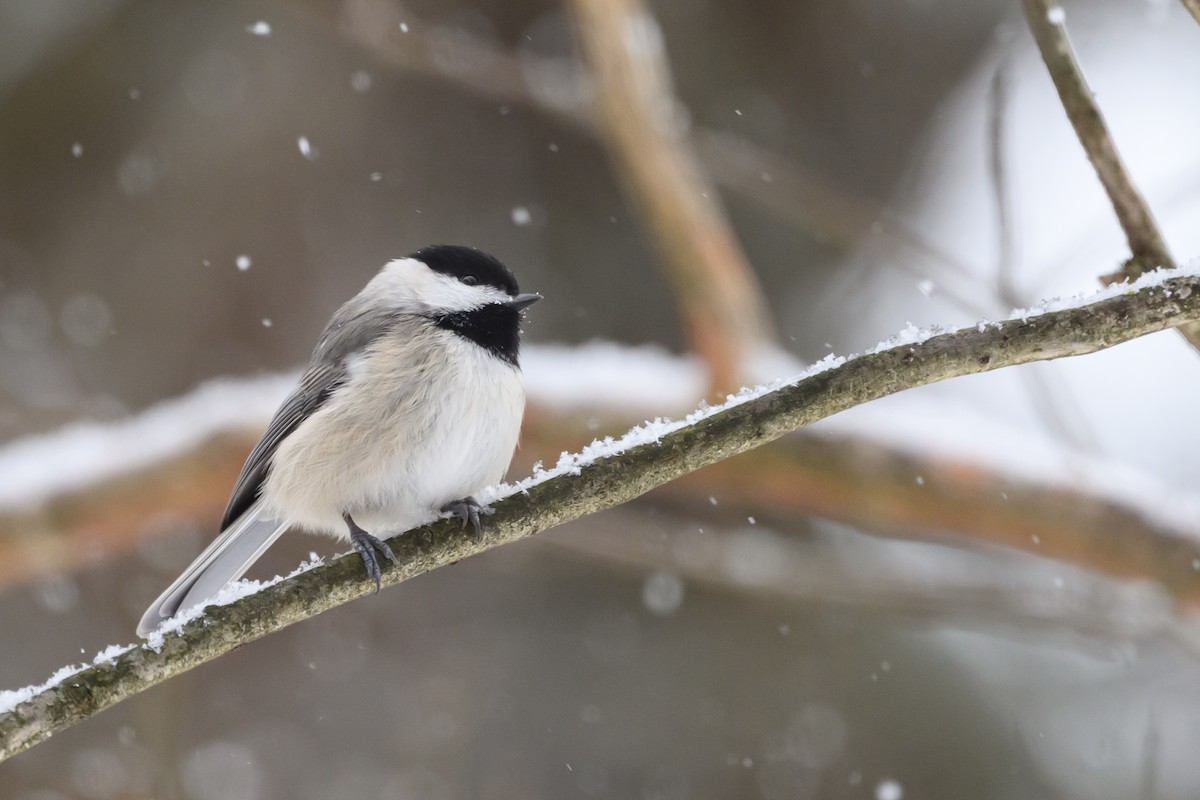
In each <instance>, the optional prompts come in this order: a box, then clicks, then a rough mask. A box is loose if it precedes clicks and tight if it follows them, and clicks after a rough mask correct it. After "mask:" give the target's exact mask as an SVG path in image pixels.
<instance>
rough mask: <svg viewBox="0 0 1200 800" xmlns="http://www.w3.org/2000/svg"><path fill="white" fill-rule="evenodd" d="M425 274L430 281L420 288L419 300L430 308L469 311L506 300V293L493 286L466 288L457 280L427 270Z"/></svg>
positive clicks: (466, 286) (465, 285)
mask: <svg viewBox="0 0 1200 800" xmlns="http://www.w3.org/2000/svg"><path fill="white" fill-rule="evenodd" d="M425 272H426V273H427V274H428V276H429V277H430V278H431V279H432V280H429V281H428V282H426V283H425V284H424V285H423V286H421V293H420V299H421V300H422V301H423V302H424V303H425V304H426V305H427V306H429V307H430V308H435V309H439V310H441V309H444V310H446V311H469V310H470V309H472V308H479V307H480V306H486V305H487V304H488V303H499V302H501V301H502V300H507V299H508V295H507V294H506V293H504V292H502V291H500V290H499V289H497V288H495V287H494V286H468V285H467V284H465V283H463V282H462V281H460V280H458V279H457V278H452V277H450V276H449V275H443V274H442V273H440V272H434V271H433V270H430V269H428V268H426V269H425Z"/></svg>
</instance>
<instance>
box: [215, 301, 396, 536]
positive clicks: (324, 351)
mask: <svg viewBox="0 0 1200 800" xmlns="http://www.w3.org/2000/svg"><path fill="white" fill-rule="evenodd" d="M359 300H360V298H355V299H354V300H351V301H350V302H348V303H346V304H345V305H344V306H342V307H341V308H340V309H338V311H337V313H335V314H334V315H333V319H331V320H330V321H329V325H327V326H326V327H325V330H324V332H322V334H321V338H320V340H318V342H317V346H316V349H314V350H313V354H312V359H311V360H310V361H309V364H308V368H307V369H306V370H305V371H304V375H303V376H302V377H301V378H300V383H299V385H298V386H296V388H295V389H293V390H292V393H291V394H290V395H288V397H287V399H286V400H284V401H283V405H281V406H280V407H279V410H278V411H276V412H275V416H274V417H273V418H272V419H271V423H270V425H268V426H267V432H266V433H264V434H263V437H262V439H260V440H259V442H258V444H256V445H255V446H254V449H253V450H251V451H250V455H249V456H248V457H247V458H246V463H245V464H243V465H242V471H241V473H240V474H239V475H238V478H237V482H236V483H234V485H233V492H232V493H231V494H230V497H229V505H228V506H227V507H226V508H225V516H224V517H222V518H221V530H225V529H226V528H228V527H229V526H230V525H232V524H233V523H234V521H235V520H237V518H238V517H240V516H241V515H242V514H243V513H245V511H246V510H247V509H248V508H250V506H252V505H253V504H254V502H255V501H256V500H257V499H258V495H259V492H260V490H261V489H262V484H263V481H264V480H266V478H267V471H268V470H269V469H270V468H271V459H272V458H273V457H274V456H275V451H276V450H277V449H279V444H280V442H282V441H283V440H284V439H285V438H286V437H287V436H288V434H290V433H291V432H292V431H294V430H296V428H297V427H298V426H299V425H300V423H302V422H304V420H306V419H308V418H309V417H310V416H312V415H313V414H315V413H316V412H317V410H318V409H320V408H321V406H322V405H324V403H325V401H326V400H328V399H329V397H330V395H332V394H333V393H334V392H335V391H337V389H338V388H339V387H341V386H342V385H343V384H345V382H346V380H347V377H348V374H347V373H348V369H347V361H348V360H349V359H350V358H352V357H353V356H355V355H356V354H359V353H361V352H362V351H363V350H364V349H365V348H366V347H367V346H368V345H370V344H371V342H373V341H374V340H375V339H377V338H378V337H380V336H382V335H383V334H384V333H386V332H387V331H388V330H390V329H391V327H392V325H393V324H394V323H395V320H396V315H395V314H394V312H391V311H389V310H387V309H378V308H363V307H362V306H361V305H360V302H359Z"/></svg>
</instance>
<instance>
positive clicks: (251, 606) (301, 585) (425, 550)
mask: <svg viewBox="0 0 1200 800" xmlns="http://www.w3.org/2000/svg"><path fill="white" fill-rule="evenodd" d="M1196 319H1200V277H1197V276H1191V275H1185V276H1180V277H1175V278H1172V279H1170V280H1166V281H1163V282H1162V283H1161V284H1158V285H1152V286H1147V287H1145V288H1142V289H1139V290H1137V291H1133V290H1129V291H1126V292H1124V293H1122V294H1120V295H1117V296H1115V297H1110V298H1108V299H1104V300H1098V301H1096V302H1093V303H1091V304H1088V305H1084V306H1080V307H1077V308H1068V309H1065V310H1062V311H1053V312H1047V313H1045V314H1041V315H1037V316H1032V317H1028V318H1026V319H1014V320H1009V321H1006V322H1001V323H996V324H992V325H979V326H975V327H970V328H965V329H962V330H959V331H955V332H953V333H947V334H941V335H938V336H933V337H931V338H929V339H927V340H925V341H923V342H917V343H913V344H903V345H898V346H896V347H892V348H890V349H887V350H882V351H880V352H877V353H871V354H868V355H863V356H859V357H856V358H853V359H851V360H848V361H845V362H843V363H841V364H840V365H837V366H832V367H830V368H827V369H825V370H823V371H820V372H817V373H816V374H813V375H810V376H808V377H805V378H801V379H799V380H797V381H795V382H794V383H789V384H785V385H784V386H782V387H780V388H777V389H774V390H772V391H768V392H765V393H763V394H759V395H756V396H751V397H748V398H746V399H744V400H740V401H734V402H733V403H732V404H730V405H727V406H724V407H720V408H718V409H714V410H712V411H711V412H707V413H705V414H704V415H701V416H699V418H697V419H695V420H694V421H692V422H690V423H688V424H685V425H681V426H679V427H676V428H674V429H672V430H670V431H669V432H666V433H663V434H662V435H660V436H654V437H652V438H650V439H649V441H647V440H646V439H647V436H646V434H645V432H641V431H634V432H633V434H632V435H631V437H630V438H629V439H628V440H622V441H621V442H618V443H616V444H615V445H614V447H613V448H612V449H611V450H610V451H609V452H610V454H609V455H607V456H604V457H600V458H597V459H596V460H587V459H581V460H580V461H578V462H577V464H575V465H574V467H572V468H569V469H565V470H564V471H563V472H562V473H561V474H557V475H554V476H553V477H548V478H546V479H545V480H542V481H541V482H537V483H533V484H532V485H530V486H528V488H527V489H525V490H524V491H521V492H518V493H516V494H513V495H511V496H509V497H507V498H505V499H503V500H501V501H499V502H497V503H496V504H495V514H494V515H493V516H492V517H491V518H490V520H489V524H488V527H487V532H486V535H485V537H484V538H483V539H482V540H476V539H474V538H473V537H472V536H470V534H468V533H466V532H464V531H462V530H461V529H460V528H459V526H458V525H457V524H455V523H453V522H452V521H450V520H441V521H439V522H437V523H434V524H432V525H430V526H427V527H425V528H422V529H420V533H417V534H413V535H400V536H396V537H393V538H391V539H389V540H388V541H389V544H390V545H391V547H392V549H393V550H394V551H395V553H396V554H397V556H398V559H399V563H398V564H397V565H395V566H394V567H391V568H390V569H388V570H387V571H386V572H384V575H383V582H384V583H385V584H387V585H389V586H390V585H393V584H397V583H400V582H402V581H405V580H407V579H409V578H412V577H415V576H417V575H421V574H424V573H426V572H429V571H431V570H433V569H437V568H438V567H441V566H445V565H448V564H452V563H454V562H455V561H458V560H460V559H462V558H466V557H468V556H471V555H475V554H477V553H481V552H483V551H485V550H488V549H491V548H493V547H497V546H500V545H503V544H507V543H511V542H515V541H519V540H521V539H524V538H526V537H529V536H532V535H534V534H536V533H539V532H541V531H544V530H546V529H548V528H551V527H554V526H555V525H559V524H562V523H563V522H567V521H569V520H572V519H576V518H578V517H581V516H583V515H585V514H591V513H594V512H597V511H600V510H603V509H606V508H611V507H613V506H616V505H619V504H621V503H624V502H627V501H629V500H632V499H633V498H635V497H638V496H640V495H642V494H645V493H646V492H648V491H650V490H651V489H653V488H655V487H656V486H660V485H662V484H663V483H666V482H667V481H670V480H673V479H675V478H678V477H681V476H683V475H686V474H688V473H690V472H694V471H695V470H698V469H701V468H702V467H705V466H708V465H710V464H714V463H716V462H719V461H722V460H724V459H726V458H730V457H731V456H734V455H737V454H739V453H743V452H745V451H747V450H750V449H753V448H755V447H758V446H760V445H762V444H765V443H767V442H770V441H773V440H775V439H777V438H779V437H780V436H783V435H784V434H786V433H788V432H790V431H793V430H795V429H797V428H799V427H801V426H803V425H807V424H809V423H811V422H815V421H816V420H818V419H822V418H824V417H828V416H830V415H832V414H836V413H837V412H839V411H844V410H846V409H847V408H851V407H853V406H856V405H860V404H863V403H866V402H869V401H871V400H875V399H878V398H880V397H885V396H887V395H890V394H894V393H896V392H900V391H903V390H904V389H909V388H913V387H916V386H924V385H927V384H930V383H935V382H938V381H942V380H946V379H948V378H952V377H956V376H960V375H971V374H977V373H981V372H987V371H990V370H994V369H999V368H1001V367H1007V366H1015V365H1018V364H1026V363H1030V362H1034V361H1044V360H1047V359H1053V358H1061V357H1066V356H1077V355H1083V354H1085V353H1091V352H1096V351H1098V350H1103V349H1106V348H1108V347H1110V346H1112V345H1115V344H1119V343H1121V342H1125V341H1128V340H1130V339H1133V338H1136V337H1138V336H1143V335H1145V334H1148V333H1153V332H1155V331H1159V330H1163V329H1166V328H1169V327H1173V326H1177V325H1180V324H1182V323H1184V322H1187V321H1193V320H1196ZM638 442H641V443H638ZM1105 546H1106V547H1107V548H1111V549H1112V551H1113V553H1114V558H1113V560H1112V563H1113V565H1114V567H1115V570H1116V571H1117V572H1118V573H1119V574H1138V575H1141V576H1143V577H1152V578H1153V579H1154V580H1156V581H1158V582H1159V583H1160V584H1161V585H1162V586H1163V587H1164V589H1165V590H1166V591H1167V592H1168V593H1169V594H1170V595H1171V597H1172V598H1173V599H1174V600H1175V601H1176V602H1194V601H1195V600H1196V599H1197V597H1200V576H1198V575H1197V573H1196V572H1195V571H1194V570H1193V569H1192V564H1191V560H1190V559H1191V558H1193V557H1195V556H1194V554H1195V553H1196V552H1197V541H1196V540H1195V539H1178V540H1173V541H1160V542H1156V543H1155V545H1154V546H1153V547H1146V546H1145V543H1130V542H1128V541H1125V540H1123V539H1114V540H1111V541H1108V542H1106V543H1105ZM373 590H374V583H373V582H372V581H371V580H370V579H369V578H367V577H366V576H365V574H364V572H363V569H362V564H361V561H360V559H359V558H358V557H357V555H353V554H351V555H349V556H343V557H341V558H338V559H336V560H335V561H333V562H332V563H330V564H328V565H325V566H320V567H316V568H314V569H312V570H309V571H307V572H304V573H302V574H300V575H297V576H295V577H292V578H289V579H286V580H283V581H281V582H279V583H277V584H274V585H272V586H270V587H268V588H266V589H264V590H262V591H260V592H258V593H256V594H253V595H250V596H248V597H244V598H242V599H240V600H238V601H236V602H234V603H231V604H230V605H226V606H210V607H208V608H207V609H206V611H205V614H204V615H203V616H200V617H198V618H196V619H193V620H192V621H191V622H188V623H186V624H184V625H183V626H182V627H181V628H180V629H179V630H178V632H177V633H166V634H163V635H162V641H161V643H160V646H159V647H158V648H157V649H152V648H151V647H149V646H148V645H146V646H142V647H138V648H134V649H131V650H129V651H126V652H124V653H122V654H120V655H118V656H116V657H115V658H113V659H112V660H109V661H104V662H103V663H99V664H95V665H93V666H91V667H88V668H86V669H84V670H82V671H79V672H77V673H74V674H73V675H70V676H68V677H66V678H64V679H63V680H61V681H59V682H57V683H54V684H53V685H51V686H49V687H48V688H45V689H43V690H42V691H40V692H37V693H36V694H35V695H34V696H33V697H32V698H31V699H30V700H28V701H26V702H23V703H21V704H19V705H18V706H17V707H16V708H15V709H13V710H12V711H11V712H8V713H5V714H0V759H4V758H8V757H10V756H12V755H15V754H16V753H19V752H21V751H23V750H25V749H27V748H29V747H32V746H33V745H35V744H37V743H38V742H40V741H42V740H44V739H46V738H48V737H49V736H51V735H52V734H53V733H55V732H57V731H60V730H63V729H65V728H68V727H70V726H71V725H74V724H75V723H77V722H80V721H82V720H84V719H87V718H88V717H90V716H92V715H93V714H96V713H98V712H100V711H103V710H104V709H106V708H108V707H110V706H112V705H114V704H116V703H118V702H120V701H121V700H123V699H125V698H126V697H129V696H131V695H133V694H136V693H138V692H141V691H144V690H145V689H147V688H149V687H151V686H154V685H156V684H158V683H161V682H162V681H164V680H166V679H168V678H170V677H172V676H174V675H178V674H180V673H182V672H185V671H187V670H189V669H191V668H192V667H195V666H198V665H199V664H202V663H204V662H206V661H210V660H212V659H214V658H216V657H217V656H219V655H221V654H223V653H225V652H228V651H229V650H232V649H234V648H235V647H238V646H241V645H243V644H246V643H247V642H250V641H253V640H255V639H258V638H261V637H262V636H265V635H267V634H269V633H272V632H274V631H277V630H280V629H282V628H284V627H287V626H289V625H292V624H294V623H296V622H299V621H301V620H304V619H307V618H308V617H311V616H314V615H316V614H319V613H321V612H322V611H326V610H328V609H330V608H333V607H335V606H338V605H341V604H343V603H346V602H349V601H350V600H353V599H355V598H357V597H361V596H363V595H366V594H370V593H371V592H372V591H373Z"/></svg>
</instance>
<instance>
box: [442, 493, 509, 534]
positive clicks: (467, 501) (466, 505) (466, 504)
mask: <svg viewBox="0 0 1200 800" xmlns="http://www.w3.org/2000/svg"><path fill="white" fill-rule="evenodd" d="M441 510H442V513H443V514H449V515H450V516H452V517H456V518H457V519H458V520H459V521H460V522H461V523H462V527H463V528H464V529H465V528H466V527H467V525H468V524H470V526H471V530H472V531H473V532H474V533H475V539H476V540H479V539H482V538H483V524H482V522H480V519H479V515H480V514H484V515H488V514H494V513H496V512H495V511H494V510H493V509H491V508H489V507H488V506H484V505H480V504H479V501H478V500H476V499H475V498H474V497H464V498H463V499H461V500H452V501H450V502H449V503H446V505H444V506H442V509H441Z"/></svg>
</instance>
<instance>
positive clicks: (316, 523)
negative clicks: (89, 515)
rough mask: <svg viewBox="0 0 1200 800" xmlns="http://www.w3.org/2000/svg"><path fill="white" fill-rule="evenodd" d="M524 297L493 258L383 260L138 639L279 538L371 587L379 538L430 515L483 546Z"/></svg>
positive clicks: (516, 371)
mask: <svg viewBox="0 0 1200 800" xmlns="http://www.w3.org/2000/svg"><path fill="white" fill-rule="evenodd" d="M541 299H542V296H541V295H540V294H536V293H522V292H521V291H520V288H519V287H518V285H517V279H516V278H515V277H514V276H513V273H512V272H511V271H510V270H509V269H508V267H506V266H505V265H504V263H503V262H501V261H500V260H499V259H497V258H496V257H495V256H492V255H489V254H487V253H485V252H483V251H482V250H478V249H475V248H472V247H465V246H461V245H446V244H441V245H432V246H428V247H424V248H422V249H420V250H417V251H416V252H414V253H412V254H411V255H409V256H407V257H405V258H399V259H395V260H392V261H390V262H389V263H387V264H386V265H384V267H383V268H382V269H381V270H380V271H379V273H378V274H376V275H375V277H374V278H372V279H371V280H370V281H369V282H368V283H367V285H366V286H365V287H364V288H363V290H362V291H361V292H359V293H358V294H357V295H355V296H354V297H353V298H351V299H350V300H349V301H347V302H346V303H345V304H343V305H342V306H341V307H340V308H339V309H338V310H337V311H336V312H335V313H334V314H333V317H332V318H331V319H330V320H329V323H328V324H327V325H326V326H325V329H324V330H323V331H322V333H321V335H320V338H319V339H318V340H317V345H316V347H315V348H314V350H313V352H312V356H311V358H310V359H309V362H308V365H307V367H306V368H305V370H304V372H303V374H302V375H301V377H300V380H299V382H298V384H297V385H296V387H295V388H294V389H293V390H292V392H291V393H290V394H289V395H288V396H287V398H286V399H285V400H284V401H283V404H282V405H281V406H280V407H279V410H278V411H276V412H275V415H274V417H273V418H272V419H271V421H270V423H269V424H268V426H267V429H266V432H265V433H264V434H263V436H262V438H261V439H260V440H259V442H258V444H256V445H255V446H254V448H253V449H252V450H251V451H250V455H249V456H248V457H247V459H246V462H245V464H244V465H243V466H242V469H241V472H240V474H239V475H238V477H237V480H236V481H235V482H234V486H233V491H232V493H231V494H230V498H229V503H228V505H227V506H226V509H225V514H224V516H223V517H222V519H221V524H220V533H219V535H218V536H217V537H216V539H214V540H213V542H212V543H211V544H210V545H209V546H208V547H207V548H206V549H205V550H204V551H203V552H202V553H201V554H200V555H199V556H197V557H196V559H195V560H194V561H193V562H192V563H191V565H190V566H189V567H188V568H187V569H185V570H184V571H183V573H182V574H180V576H179V577H178V578H176V579H175V581H174V582H173V583H172V584H171V585H170V586H168V587H167V588H166V589H165V590H164V591H163V593H162V594H161V595H160V596H159V597H158V599H156V600H155V601H154V602H153V603H152V604H151V605H150V607H149V608H148V609H147V610H146V613H145V614H144V615H143V616H142V618H141V621H140V622H139V623H138V627H137V632H138V635H139V636H142V637H146V636H148V635H149V634H151V633H152V632H153V631H155V630H156V629H157V628H158V627H159V625H160V624H161V623H162V622H163V620H165V619H167V618H169V617H172V616H174V615H175V614H176V613H178V612H179V611H180V610H182V609H187V608H191V607H193V606H195V605H198V604H200V603H202V602H203V601H205V600H206V599H209V598H211V597H212V596H214V595H215V594H217V593H218V592H219V591H220V590H221V589H222V588H224V587H225V586H226V585H228V584H229V583H231V582H232V581H235V580H237V579H238V578H240V577H241V576H242V575H243V574H245V572H246V570H247V569H249V567H250V566H251V565H252V564H253V563H254V562H255V561H256V560H258V558H259V557H260V556H261V555H262V554H263V553H264V552H265V551H266V549H267V548H268V547H270V546H271V544H272V543H273V542H274V541H275V540H276V539H277V538H278V537H279V536H280V535H281V534H283V533H284V531H286V530H288V529H289V528H293V527H295V528H299V529H302V530H305V531H308V532H311V533H321V534H329V535H332V536H335V537H337V538H339V539H342V540H348V541H349V542H350V544H351V546H352V547H353V548H354V550H355V551H356V552H357V553H358V554H359V556H361V557H362V561H363V565H364V567H365V569H366V572H367V574H368V576H370V577H371V578H373V579H374V580H375V587H376V591H378V589H379V585H380V574H381V573H380V558H385V559H387V560H389V561H391V562H393V563H395V560H396V559H395V556H394V554H393V553H392V550H391V548H390V547H388V545H387V543H386V542H384V541H383V540H382V539H380V538H378V537H377V536H376V535H375V534H373V533H370V532H369V531H376V532H386V531H390V532H392V533H398V532H402V531H405V530H409V529H410V528H413V527H415V526H417V525H420V524H423V523H426V522H429V521H430V520H432V519H434V518H436V517H438V516H439V515H450V516H453V517H457V518H458V519H459V520H460V521H461V523H462V526H463V527H464V528H465V527H466V526H468V525H470V526H471V528H472V530H473V531H474V533H475V535H476V536H477V537H478V536H480V535H482V523H481V520H480V514H481V513H487V512H488V511H489V510H490V509H487V508H486V507H484V506H482V505H481V504H480V503H479V502H478V501H477V500H476V499H475V495H476V494H478V493H479V492H480V491H481V490H482V489H484V488H485V487H487V486H490V485H493V484H495V483H498V482H499V481H500V480H501V479H502V478H503V477H504V474H505V472H506V471H507V469H508V466H509V463H510V462H511V460H512V456H513V453H514V451H515V449H516V446H517V438H518V434H519V432H520V428H521V419H522V417H523V415H524V411H525V391H524V385H523V381H522V377H521V369H520V363H519V358H518V356H519V350H520V339H521V323H522V321H523V319H524V313H525V309H526V308H528V307H529V306H530V305H532V304H533V303H535V302H537V301H538V300H541Z"/></svg>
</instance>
